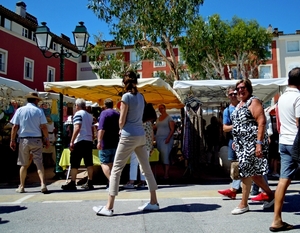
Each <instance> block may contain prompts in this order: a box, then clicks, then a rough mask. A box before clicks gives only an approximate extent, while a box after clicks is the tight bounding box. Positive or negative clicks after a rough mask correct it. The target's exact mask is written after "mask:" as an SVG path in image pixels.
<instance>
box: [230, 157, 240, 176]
mask: <svg viewBox="0 0 300 233" xmlns="http://www.w3.org/2000/svg"><path fill="white" fill-rule="evenodd" d="M230 177H231V179H233V180H239V179H241V176H240V169H239V161H233V162H231V166H230Z"/></svg>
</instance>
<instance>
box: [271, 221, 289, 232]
mask: <svg viewBox="0 0 300 233" xmlns="http://www.w3.org/2000/svg"><path fill="white" fill-rule="evenodd" d="M282 224H283V225H282V226H281V227H270V228H269V230H270V231H272V232H279V231H289V230H292V229H293V227H294V226H293V225H290V224H288V223H286V222H283V223H282Z"/></svg>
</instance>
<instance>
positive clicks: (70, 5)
mask: <svg viewBox="0 0 300 233" xmlns="http://www.w3.org/2000/svg"><path fill="white" fill-rule="evenodd" d="M18 1H19V0H0V5H3V6H4V7H6V8H7V9H9V10H11V11H14V12H15V8H16V3H17V2H18ZM140 1H142V0H140ZM144 1H147V0H144ZM24 2H25V3H26V5H27V12H28V13H30V14H32V15H34V16H35V17H37V19H38V22H39V24H40V23H41V22H47V26H48V27H49V28H50V30H51V32H53V33H55V34H57V35H60V34H61V33H63V34H65V35H67V36H69V37H70V38H71V41H73V36H72V31H74V29H75V26H76V25H77V24H78V22H79V21H83V22H84V23H85V25H86V27H87V29H88V32H89V33H90V35H91V39H90V42H91V43H94V40H93V35H98V34H99V33H102V35H103V39H104V40H111V39H112V36H110V35H109V30H110V28H109V25H106V24H105V23H104V22H103V21H100V20H99V19H97V17H96V16H95V14H94V13H93V12H92V11H91V10H88V9H87V3H88V1H87V0H51V1H49V0H24ZM299 5H300V1H299V0H260V1H257V0H254V1H249V0H205V1H204V5H203V6H202V7H201V8H200V14H201V15H202V16H203V17H207V16H210V15H213V14H216V13H217V14H219V15H221V19H222V20H231V19H232V17H233V16H234V15H236V16H238V17H240V18H242V19H246V20H250V19H255V20H257V21H258V23H259V24H260V25H261V26H263V27H266V28H267V27H268V25H269V24H271V25H272V26H273V28H276V27H277V28H278V29H279V31H283V32H284V33H285V34H287V33H294V32H295V31H296V30H300V12H299Z"/></svg>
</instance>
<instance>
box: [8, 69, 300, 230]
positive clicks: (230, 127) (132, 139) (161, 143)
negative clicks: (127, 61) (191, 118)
mask: <svg viewBox="0 0 300 233" xmlns="http://www.w3.org/2000/svg"><path fill="white" fill-rule="evenodd" d="M137 83H138V79H137V76H136V74H135V73H134V72H132V71H130V72H127V73H126V74H125V75H124V78H123V84H124V89H125V91H126V92H125V93H124V94H123V96H122V99H121V102H120V109H119V111H116V110H114V109H113V101H112V100H111V99H106V100H105V110H104V111H102V112H101V114H100V116H99V119H98V123H97V129H96V130H97V133H96V134H95V133H94V130H95V127H94V122H93V117H92V115H91V114H89V113H88V112H87V111H86V106H85V101H84V100H83V99H77V100H76V102H75V105H76V110H77V111H76V113H75V115H74V116H73V120H72V122H73V132H72V135H70V137H71V138H70V144H69V148H70V151H71V181H70V182H69V183H68V184H66V185H63V186H62V189H63V190H76V189H77V188H76V175H77V170H78V168H79V166H80V161H81V159H82V158H83V159H84V163H85V166H86V167H87V171H88V180H87V182H86V184H84V185H83V186H82V188H84V189H93V188H94V186H93V181H92V179H93V157H92V150H93V140H94V135H96V137H97V149H98V150H99V158H100V161H101V167H102V170H103V173H104V174H105V176H106V178H107V190H108V200H107V204H106V205H105V206H94V207H93V210H94V211H95V212H96V213H97V215H104V216H112V215H113V208H114V202H115V197H116V196H117V195H118V192H119V183H120V177H121V173H122V170H123V168H124V167H125V165H126V163H127V161H128V159H129V158H130V157H131V165H130V178H129V181H128V183H127V184H126V185H127V186H128V187H127V188H132V187H134V183H135V181H136V180H137V167H138V164H139V167H140V172H141V175H140V179H141V182H140V183H139V184H140V185H145V184H147V186H148V189H149V192H150V201H149V202H147V203H146V204H144V205H143V206H141V207H139V209H140V210H143V211H145V210H148V211H157V210H159V204H158V200H157V195H156V190H157V183H156V180H155V178H154V175H153V172H152V170H151V166H150V163H149V155H150V153H151V151H152V150H153V141H154V136H153V135H154V133H153V130H154V131H155V140H156V143H157V149H158V150H159V152H160V157H161V161H162V163H163V166H164V179H169V164H170V159H169V155H170V152H171V150H172V147H173V134H174V130H175V123H174V121H173V119H172V117H171V116H169V115H168V114H167V112H166V106H165V105H163V104H161V105H159V106H158V110H159V112H160V115H159V117H158V118H157V119H152V120H149V121H147V122H143V121H142V118H143V112H142V111H139V109H143V108H144V105H145V100H144V97H143V95H142V94H140V93H139V91H138V89H137ZM299 90H300V68H294V69H292V70H291V71H290V72H289V78H288V87H287V89H286V90H285V92H284V93H283V94H282V95H281V96H280V98H279V100H278V104H277V106H276V115H277V123H278V124H277V129H278V132H279V133H280V134H279V135H278V137H279V140H278V139H276V138H274V137H272V135H273V134H274V131H269V130H268V127H269V125H271V127H272V126H273V125H274V124H272V122H271V123H269V122H268V121H267V120H268V119H270V117H266V116H268V112H266V111H264V109H263V105H262V102H261V101H260V100H259V99H258V98H257V97H256V96H254V95H253V88H252V84H251V81H250V80H249V79H244V80H239V81H238V82H237V83H236V85H235V86H230V87H228V88H227V92H226V94H227V96H228V98H229V100H230V105H229V106H228V107H227V108H226V109H225V110H224V111H223V124H222V130H223V131H224V132H225V133H226V138H227V139H228V140H227V141H228V160H229V161H238V169H239V176H240V179H238V180H233V181H232V185H231V187H230V188H229V189H226V190H219V191H218V192H219V193H220V194H222V195H224V196H227V197H229V198H231V199H235V198H236V194H237V193H238V192H240V191H241V192H242V199H241V201H240V203H239V204H238V206H237V207H236V208H234V209H233V210H232V212H231V213H232V214H233V215H239V214H244V213H246V212H248V211H249V205H248V199H249V195H250V191H251V186H253V185H254V184H255V185H256V186H257V187H258V188H261V193H259V194H258V195H257V196H255V197H252V201H263V206H262V207H263V208H270V207H271V206H273V205H274V219H273V222H272V224H271V226H270V228H269V230H270V231H274V232H277V231H284V230H290V229H292V228H293V226H292V225H290V224H288V223H286V222H284V221H283V220H282V206H283V201H284V196H285V193H286V190H287V188H288V186H289V185H290V183H291V179H292V178H293V176H294V175H295V173H296V170H297V168H298V163H297V162H295V161H294V160H293V159H292V156H291V154H292V153H293V151H292V146H293V144H294V139H295V137H296V134H297V132H298V127H299V117H300V91H299ZM26 98H27V101H28V104H27V105H26V106H24V107H21V108H18V109H17V110H16V111H15V114H14V116H13V117H12V119H11V123H12V125H13V126H12V133H11V142H10V147H11V148H12V149H13V150H16V147H17V143H16V140H17V135H18V140H19V144H18V147H19V156H18V165H20V166H21V168H20V185H19V187H18V188H17V190H16V192H19V193H23V192H25V178H26V175H27V169H28V166H29V165H30V163H31V161H33V162H34V163H35V164H36V166H37V171H38V174H39V177H40V181H41V192H42V193H46V192H47V191H48V190H47V187H46V184H45V180H44V168H43V163H42V148H43V145H45V147H48V146H49V145H50V140H49V136H50V135H49V133H48V130H47V126H46V124H47V123H49V120H48V121H47V119H46V117H45V115H44V113H43V111H42V110H41V109H39V108H37V104H38V102H39V101H40V100H41V99H40V98H39V97H38V95H37V94H36V93H30V94H29V95H28V96H26ZM279 119H280V120H279ZM153 121H156V124H155V126H153V125H152V123H153ZM273 123H274V122H273ZM279 123H280V124H279ZM219 128H220V124H219V123H218V119H217V118H216V117H212V118H211V122H210V125H209V126H207V138H206V139H207V145H208V160H209V161H210V162H212V163H215V162H216V161H217V160H218V157H217V156H216V155H217V153H218V150H219V144H218V143H217V142H219V140H216V137H215V135H216V134H219V132H220V131H219ZM43 138H44V142H43ZM209 138H214V139H215V140H209ZM218 138H219V137H218ZM276 140H277V142H275V141H276ZM271 145H272V146H273V147H270V146H271ZM274 145H275V147H276V145H277V146H278V147H279V148H275V149H274ZM278 152H279V153H278ZM276 153H277V154H276ZM270 154H271V156H270ZM272 154H276V155H272ZM278 155H280V172H279V175H278V176H279V182H278V186H277V188H276V191H275V193H274V192H273V191H272V190H271V189H270V187H269V185H268V180H267V176H266V175H267V174H268V172H269V167H270V165H271V167H272V169H273V170H274V169H275V171H273V174H277V173H278V171H277V168H276V166H277V164H276V165H274V163H273V162H274V160H275V161H276V160H277V163H278V159H279V158H278ZM269 158H272V162H271V163H270V161H269ZM258 188H256V189H258ZM252 189H253V190H254V188H252ZM274 203H275V204H274Z"/></svg>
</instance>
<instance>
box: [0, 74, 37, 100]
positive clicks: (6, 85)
mask: <svg viewBox="0 0 300 233" xmlns="http://www.w3.org/2000/svg"><path fill="white" fill-rule="evenodd" d="M29 92H34V90H33V89H31V88H29V87H27V86H25V85H24V84H22V83H20V82H18V81H15V80H12V79H7V78H3V77H0V97H3V98H9V99H10V98H23V97H24V96H25V95H27V94H28V93H29Z"/></svg>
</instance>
